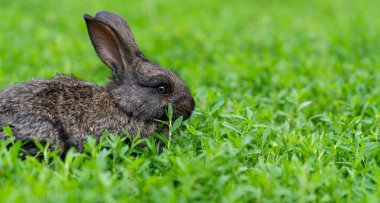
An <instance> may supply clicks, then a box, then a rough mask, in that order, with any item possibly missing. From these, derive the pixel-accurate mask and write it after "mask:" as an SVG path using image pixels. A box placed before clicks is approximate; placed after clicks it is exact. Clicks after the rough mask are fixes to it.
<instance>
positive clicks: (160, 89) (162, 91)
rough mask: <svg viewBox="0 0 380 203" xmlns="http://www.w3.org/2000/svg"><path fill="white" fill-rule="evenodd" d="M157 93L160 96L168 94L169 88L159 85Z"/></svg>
mask: <svg viewBox="0 0 380 203" xmlns="http://www.w3.org/2000/svg"><path fill="white" fill-rule="evenodd" d="M156 92H157V93H158V94H168V87H167V86H166V85H159V86H157V87H156Z"/></svg>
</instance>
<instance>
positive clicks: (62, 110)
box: [0, 11, 195, 154]
mask: <svg viewBox="0 0 380 203" xmlns="http://www.w3.org/2000/svg"><path fill="white" fill-rule="evenodd" d="M83 17H84V20H85V22H86V26H87V30H88V34H89V37H90V39H91V42H92V45H93V46H94V48H95V52H96V54H97V55H98V57H99V58H100V60H101V61H102V62H103V63H104V64H105V65H106V66H108V67H109V68H110V69H111V70H112V75H111V77H110V81H109V82H108V84H106V85H105V86H98V85H96V84H93V83H90V82H86V81H82V80H80V79H77V78H75V77H74V76H63V75H59V76H55V77H54V78H52V79H47V80H32V81H30V82H26V83H21V84H16V85H13V86H9V87H8V88H6V89H5V90H3V91H2V92H0V126H9V127H10V128H11V130H12V133H13V135H14V137H15V138H16V139H19V140H25V141H28V140H33V139H37V140H38V141H40V142H42V143H43V142H46V141H47V140H48V141H49V143H50V146H51V148H53V149H59V150H61V153H63V154H64V153H65V152H66V151H67V150H68V149H70V148H75V149H76V150H78V151H79V152H82V151H83V144H84V142H85V140H86V138H87V137H88V136H93V137H95V138H96V139H99V138H100V136H101V135H102V134H103V132H105V131H107V132H109V133H112V134H119V135H123V134H125V132H128V133H129V134H130V135H131V136H132V137H134V136H136V135H137V134H140V136H141V138H145V137H149V136H150V135H151V134H152V133H153V132H156V131H158V130H160V129H159V128H160V124H159V122H158V121H157V120H167V119H168V118H167V116H166V109H167V107H168V105H169V103H171V104H172V106H173V119H176V118H178V117H179V116H183V118H184V119H187V118H189V117H190V115H191V113H192V111H193V110H194V107H195V102H194V99H193V97H192V95H191V92H190V90H189V89H188V87H187V86H186V85H185V84H184V82H183V81H182V80H181V79H180V78H179V77H178V76H177V75H176V74H174V73H173V72H171V71H169V70H168V69H165V68H163V67H161V66H159V65H157V64H155V63H153V62H152V61H150V60H148V59H147V58H146V57H145V56H144V54H143V53H142V52H141V51H140V50H139V48H138V46H137V44H136V42H135V39H134V37H133V35H132V32H131V30H130V28H129V26H128V24H127V22H126V21H125V20H124V19H123V18H122V17H121V16H119V15H117V14H115V13H111V12H108V11H101V12H98V13H97V14H96V15H95V17H92V16H90V15H88V14H84V15H83ZM0 128H2V127H0ZM166 128H167V127H166ZM161 131H162V132H163V133H164V134H167V132H168V130H167V129H166V130H165V129H161ZM161 131H160V132H161ZM7 136H8V135H7V134H6V133H5V132H2V131H1V130H0V137H2V138H6V137H7ZM26 151H29V152H30V153H35V152H36V151H38V150H37V148H35V147H29V148H28V149H26Z"/></svg>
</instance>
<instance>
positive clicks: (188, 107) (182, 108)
mask: <svg viewBox="0 0 380 203" xmlns="http://www.w3.org/2000/svg"><path fill="white" fill-rule="evenodd" d="M194 108H195V101H194V99H193V98H192V97H185V98H183V97H182V98H180V99H178V100H177V101H176V102H175V103H174V110H175V111H176V112H175V114H176V116H175V117H179V116H183V119H188V118H190V116H191V113H192V112H193V110H194Z"/></svg>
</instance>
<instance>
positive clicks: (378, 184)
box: [0, 0, 380, 203]
mask: <svg viewBox="0 0 380 203" xmlns="http://www.w3.org/2000/svg"><path fill="white" fill-rule="evenodd" d="M0 5H1V6H0V19H1V22H0V89H4V88H5V87H6V86H7V85H9V84H14V83H19V82H23V81H27V80H31V79H33V78H49V77H53V76H54V75H56V74H57V73H60V74H73V75H75V76H77V77H79V78H81V79H84V80H88V81H91V82H95V83H98V84H105V83H106V82H107V80H108V79H107V78H108V76H109V75H110V70H109V69H108V68H107V67H106V66H105V65H103V64H102V63H101V61H100V60H99V59H98V58H97V56H96V54H95V51H94V50H93V48H92V46H91V43H90V40H89V39H88V34H87V31H86V28H85V24H84V20H83V18H82V15H83V14H84V13H89V14H91V15H93V14H95V13H96V12H97V11H99V10H109V11H113V12H116V13H119V14H120V15H122V16H124V17H125V18H126V19H127V20H128V22H129V24H130V27H131V28H132V31H133V32H134V35H135V38H136V40H137V42H138V44H139V46H140V48H141V50H142V51H143V52H144V53H145V54H146V55H147V56H148V58H151V59H152V60H153V61H155V62H157V63H159V64H161V65H162V66H165V67H168V68H170V69H171V70H173V71H175V72H176V73H178V75H180V77H181V78H182V79H183V80H184V81H185V82H186V83H187V85H188V86H189V88H190V89H191V91H192V93H193V95H194V98H195V101H196V109H195V111H194V113H193V115H192V117H191V118H190V119H189V120H187V121H185V122H184V123H183V125H182V126H181V127H180V128H179V129H177V130H176V131H174V132H173V137H172V140H171V144H170V146H167V147H165V148H164V150H163V151H162V153H157V148H156V147H155V146H154V142H153V139H148V140H146V141H145V142H147V143H148V147H146V148H144V149H141V148H139V147H136V146H134V145H131V144H125V142H124V139H121V138H120V137H118V136H113V135H107V134H105V135H104V137H103V139H102V141H101V142H100V144H99V145H96V144H95V141H94V140H93V139H89V140H88V142H87V144H86V151H85V152H84V153H77V152H75V151H69V153H68V154H67V156H66V158H65V159H64V160H61V159H60V158H58V157H57V156H56V155H57V152H50V151H46V150H42V151H43V152H42V153H43V154H44V156H43V157H42V158H41V156H40V157H39V158H38V157H31V156H27V157H24V158H23V157H20V156H19V154H20V145H21V143H20V142H15V144H14V145H13V147H11V148H9V149H8V148H7V147H6V145H7V144H8V143H9V142H13V141H12V139H9V140H6V141H0V202H7V203H8V202H82V201H83V202H379V201H380V130H379V128H380V112H379V111H380V12H379V11H378V9H379V8H380V1H378V0H363V1H354V0H349V1H344V0H334V1H318V0H312V1H302V0H294V1H276V0H273V1H264V0H262V1H257V0H241V1H217V0H209V1H198V0H197V1H192V0H184V1H169V0H161V1H156V0H142V1H137V0H136V1H121V0H117V1H110V0H109V1H90V0H85V1H78V0H76V1H75V0H65V1H62V0H61V1H53V0H47V1H39V0H28V1H6V0H0ZM41 147H42V148H44V146H41Z"/></svg>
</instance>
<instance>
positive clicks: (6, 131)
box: [3, 125, 13, 137]
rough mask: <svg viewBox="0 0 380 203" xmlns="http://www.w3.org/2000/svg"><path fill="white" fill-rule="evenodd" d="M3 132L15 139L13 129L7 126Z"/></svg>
mask: <svg viewBox="0 0 380 203" xmlns="http://www.w3.org/2000/svg"><path fill="white" fill-rule="evenodd" d="M3 132H5V133H6V134H7V135H8V136H9V137H13V132H12V129H11V127H9V126H7V125H5V126H3Z"/></svg>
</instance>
